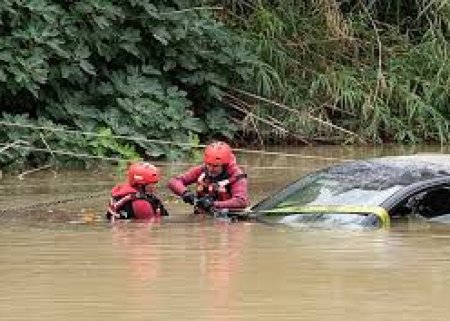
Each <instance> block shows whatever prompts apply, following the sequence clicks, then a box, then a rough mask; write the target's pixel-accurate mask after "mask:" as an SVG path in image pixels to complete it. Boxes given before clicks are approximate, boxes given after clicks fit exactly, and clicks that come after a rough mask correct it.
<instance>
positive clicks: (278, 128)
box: [224, 93, 312, 146]
mask: <svg viewBox="0 0 450 321" xmlns="http://www.w3.org/2000/svg"><path fill="white" fill-rule="evenodd" d="M224 97H227V98H229V99H231V100H233V105H235V106H232V107H233V108H235V107H236V102H239V103H240V104H244V105H246V106H248V107H249V105H248V104H247V103H246V102H245V101H243V100H242V99H239V98H238V97H236V96H233V95H231V94H230V93H225V95H224ZM225 103H227V104H229V103H231V102H225ZM237 107H239V106H237ZM239 108H240V109H238V110H240V111H242V112H244V113H246V114H250V115H252V117H254V118H255V119H257V120H259V121H261V122H263V123H265V124H268V125H270V126H271V127H273V128H275V129H277V130H279V131H280V132H282V133H285V134H288V135H291V136H293V137H295V138H297V139H298V140H299V141H301V142H302V143H304V144H306V145H308V146H311V145H312V144H311V143H310V142H309V141H308V140H307V139H305V138H304V137H301V136H299V135H298V134H295V133H292V132H290V131H289V130H287V129H286V128H284V127H282V126H280V125H277V124H276V122H274V121H270V120H267V119H265V118H262V117H259V116H257V115H255V114H254V113H251V112H250V111H248V110H247V109H245V108H243V107H239ZM235 109H237V108H235ZM277 122H278V121H277Z"/></svg>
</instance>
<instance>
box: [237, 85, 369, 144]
mask: <svg viewBox="0 0 450 321" xmlns="http://www.w3.org/2000/svg"><path fill="white" fill-rule="evenodd" d="M229 89H231V90H233V91H235V92H237V93H240V94H243V95H246V96H247V97H250V98H253V99H256V100H259V101H262V102H265V103H268V104H271V105H273V106H277V107H280V108H282V109H284V110H287V111H289V112H291V113H293V114H296V115H297V116H298V117H299V118H300V119H302V118H303V117H304V116H306V117H307V118H308V119H311V120H313V121H315V122H318V123H320V124H322V125H325V126H327V127H330V128H333V129H335V130H337V131H340V132H343V133H345V134H348V135H351V136H354V137H356V138H358V139H359V141H360V142H362V143H365V140H364V139H363V138H362V137H361V136H359V135H358V134H356V133H354V132H352V131H350V130H348V129H345V128H343V127H340V126H337V125H335V124H333V123H331V122H329V121H326V120H322V119H319V118H317V117H315V116H313V115H311V114H309V113H306V114H305V115H302V114H301V113H300V112H299V111H298V110H296V109H294V108H291V107H289V106H286V105H284V104H281V103H278V102H276V101H273V100H270V99H267V98H264V97H261V96H258V95H255V94H252V93H249V92H247V91H244V90H242V89H238V88H233V87H229Z"/></svg>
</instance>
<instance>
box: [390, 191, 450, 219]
mask: <svg viewBox="0 0 450 321" xmlns="http://www.w3.org/2000/svg"><path fill="white" fill-rule="evenodd" d="M409 215H420V216H422V217H424V218H427V219H434V220H436V221H437V220H439V218H440V217H444V216H446V219H449V218H450V186H439V187H434V188H431V189H428V190H426V191H421V192H418V193H416V194H415V195H412V196H410V197H409V198H408V199H406V200H404V201H403V202H401V203H400V204H399V205H398V206H397V207H396V208H394V209H393V210H392V213H391V216H393V217H402V216H409Z"/></svg>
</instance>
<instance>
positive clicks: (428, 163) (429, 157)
mask: <svg viewBox="0 0 450 321" xmlns="http://www.w3.org/2000/svg"><path fill="white" fill-rule="evenodd" d="M369 161H372V162H376V163H379V164H386V165H395V164H399V165H406V166H413V167H417V168H434V169H436V170H442V171H446V172H448V173H449V175H450V154H437V153H420V154H414V155H405V156H384V157H379V158H372V159H369Z"/></svg>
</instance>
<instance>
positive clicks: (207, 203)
mask: <svg viewBox="0 0 450 321" xmlns="http://www.w3.org/2000/svg"><path fill="white" fill-rule="evenodd" d="M197 206H198V207H199V208H201V209H203V210H205V211H209V210H211V208H212V207H213V206H214V199H213V198H212V197H210V196H204V197H202V198H200V199H198V200H197Z"/></svg>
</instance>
